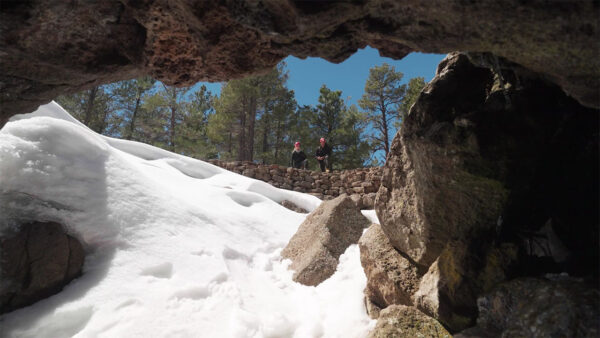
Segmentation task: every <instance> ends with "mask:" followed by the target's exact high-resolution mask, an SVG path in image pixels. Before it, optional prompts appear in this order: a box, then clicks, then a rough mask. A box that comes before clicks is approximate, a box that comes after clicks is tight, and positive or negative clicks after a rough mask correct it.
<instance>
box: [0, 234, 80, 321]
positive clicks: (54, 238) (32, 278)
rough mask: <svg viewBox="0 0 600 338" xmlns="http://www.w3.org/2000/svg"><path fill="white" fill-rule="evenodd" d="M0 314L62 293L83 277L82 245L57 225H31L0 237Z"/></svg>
mask: <svg viewBox="0 0 600 338" xmlns="http://www.w3.org/2000/svg"><path fill="white" fill-rule="evenodd" d="M0 254H1V256H0V272H1V276H2V281H1V283H0V309H1V310H0V313H4V312H8V311H12V310H15V309H17V308H20V307H24V306H27V305H30V304H32V303H34V302H36V301H38V300H40V299H43V298H46V297H48V296H50V295H53V294H55V293H57V292H58V291H60V290H61V289H62V288H63V286H65V285H66V284H68V283H69V282H70V281H71V280H73V279H74V278H75V277H77V276H79V275H80V274H81V268H82V266H83V261H84V252H83V248H82V246H81V244H80V243H79V241H77V240H76V239H75V238H73V237H72V236H69V235H67V234H66V233H65V230H64V229H63V227H62V226H61V225H60V224H57V223H52V222H50V223H41V222H35V223H29V224H25V225H22V226H21V227H20V228H19V229H18V231H16V232H14V233H10V234H7V235H6V236H3V237H2V238H0Z"/></svg>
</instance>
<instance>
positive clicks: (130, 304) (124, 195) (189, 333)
mask: <svg viewBox="0 0 600 338" xmlns="http://www.w3.org/2000/svg"><path fill="white" fill-rule="evenodd" d="M284 199H287V200H290V201H292V202H294V203H296V204H297V205H299V206H301V207H303V208H305V209H307V210H314V208H316V207H317V206H318V205H319V203H320V200H318V199H317V198H315V197H313V196H310V195H306V194H301V193H297V192H293V191H287V190H280V189H276V188H274V187H272V186H270V185H268V184H266V183H264V182H260V181H256V180H253V179H250V178H246V177H243V176H241V175H237V174H234V173H231V172H228V171H226V170H223V169H221V168H218V167H216V166H213V165H211V164H208V163H205V162H202V161H198V160H195V159H191V158H187V157H184V156H180V155H177V154H173V153H170V152H167V151H164V150H161V149H157V148H155V147H152V146H149V145H145V144H141V143H137V142H132V141H124V140H116V139H111V138H108V137H104V136H101V135H98V134H96V133H94V132H93V131H91V130H89V129H88V128H87V127H85V126H83V125H82V124H81V123H79V122H77V121H76V120H74V119H73V118H72V117H71V116H70V115H69V114H68V113H67V112H65V111H64V110H63V109H62V108H61V107H60V106H58V105H57V104H56V103H54V102H53V103H50V104H48V105H45V106H42V107H40V108H39V109H38V110H37V111H36V112H34V113H32V114H27V115H20V116H16V117H14V118H13V119H12V120H11V122H9V123H8V124H7V125H5V127H4V128H3V129H2V130H0V236H1V234H2V232H3V231H4V230H6V229H7V228H9V227H12V226H14V223H15V222H17V221H23V220H28V219H36V220H53V221H58V222H60V223H63V224H65V225H66V226H67V227H68V229H69V231H70V232H71V233H72V234H73V235H74V236H76V237H77V238H79V239H80V240H81V241H82V242H83V243H84V245H85V248H86V252H87V253H88V255H87V257H86V261H85V265H84V274H83V276H82V277H80V278H78V279H76V280H75V281H73V282H72V283H70V284H69V285H68V286H67V287H66V288H65V289H64V290H63V291H62V292H61V293H59V294H57V295H55V296H52V297H50V298H48V299H45V300H43V301H40V302H38V303H36V304H34V305H33V306H30V307H27V308H24V309H20V310H17V311H14V312H12V313H9V314H6V315H4V316H2V317H0V335H2V336H7V337H71V336H75V337H362V336H365V335H366V332H367V331H368V329H369V328H371V327H372V326H373V325H374V322H373V321H371V320H370V319H369V318H368V317H367V315H366V313H365V310H364V306H363V295H362V290H363V289H364V286H365V284H366V278H365V275H364V272H363V271H362V268H361V266H360V260H359V253H358V247H357V246H356V245H354V246H351V247H350V248H348V250H347V251H346V253H345V254H344V255H343V256H342V257H341V258H340V265H339V266H338V271H337V272H336V273H335V274H334V275H333V276H332V277H331V278H330V279H329V280H327V281H325V282H324V283H322V284H321V285H319V286H318V287H306V286H303V285H300V284H297V283H294V282H293V281H292V280H291V275H292V272H291V271H288V270H287V264H288V262H286V261H283V262H282V261H280V256H279V253H280V251H281V249H282V248H283V246H285V244H286V243H287V241H288V240H289V238H290V237H291V236H292V235H293V233H294V232H295V231H296V229H297V227H298V226H299V225H300V223H301V222H302V221H303V220H304V218H305V217H306V215H303V214H299V213H295V212H293V211H290V210H288V209H286V208H284V207H282V206H281V205H279V204H278V202H280V201H282V200H284ZM366 214H367V216H368V217H370V218H371V219H373V220H376V217H375V216H374V213H372V212H367V213H366Z"/></svg>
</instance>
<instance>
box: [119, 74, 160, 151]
mask: <svg viewBox="0 0 600 338" xmlns="http://www.w3.org/2000/svg"><path fill="white" fill-rule="evenodd" d="M154 83H155V80H154V79H152V78H150V77H142V78H138V79H133V80H128V81H121V82H117V83H115V84H114V85H113V87H112V92H113V95H114V101H115V105H116V108H117V110H118V116H119V118H120V120H119V121H117V122H116V124H118V126H115V127H116V128H118V129H119V131H118V134H119V136H121V137H122V138H124V139H127V140H131V139H136V138H135V136H134V135H135V134H136V127H137V123H138V119H139V117H140V115H143V114H144V112H143V111H142V110H143V103H144V100H145V98H146V97H147V96H148V95H149V94H150V90H151V89H152V87H153V86H154Z"/></svg>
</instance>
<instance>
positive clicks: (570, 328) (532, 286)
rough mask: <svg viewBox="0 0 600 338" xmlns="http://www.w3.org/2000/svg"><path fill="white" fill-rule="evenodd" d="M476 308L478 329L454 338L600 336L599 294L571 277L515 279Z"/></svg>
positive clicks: (471, 329)
mask: <svg viewBox="0 0 600 338" xmlns="http://www.w3.org/2000/svg"><path fill="white" fill-rule="evenodd" d="M596 287H597V286H596ZM477 305H478V307H479V317H478V318H477V326H476V327H473V328H470V329H467V330H465V331H463V332H461V333H460V334H458V335H456V336H455V337H457V338H458V337H461V338H470V337H473V338H474V337H598V336H599V335H600V292H599V291H598V289H596V288H595V287H590V286H587V285H585V284H584V283H583V282H582V281H578V280H576V279H573V278H569V277H564V276H553V278H552V279H546V278H519V279H515V280H512V281H510V282H507V283H504V284H502V285H500V286H498V287H497V288H496V289H495V290H494V291H493V292H491V293H489V294H487V295H485V296H483V297H481V298H479V300H478V301H477Z"/></svg>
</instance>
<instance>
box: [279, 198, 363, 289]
mask: <svg viewBox="0 0 600 338" xmlns="http://www.w3.org/2000/svg"><path fill="white" fill-rule="evenodd" d="M369 224H370V221H369V220H368V219H367V218H366V217H365V216H363V215H362V214H361V213H360V210H359V209H357V208H356V205H355V204H354V203H353V202H352V199H350V198H349V197H348V196H347V195H342V196H339V197H337V198H335V199H333V200H330V201H324V202H322V203H321V205H320V206H319V207H318V208H317V209H315V210H314V211H313V212H312V213H311V214H309V215H308V217H306V220H305V221H304V222H302V224H300V227H299V228H298V231H297V232H296V233H295V234H294V236H293V237H292V239H290V242H289V243H288V245H287V246H286V247H285V248H284V249H283V251H282V252H281V256H282V257H283V258H288V259H290V260H292V264H291V265H290V268H291V269H293V270H294V277H293V279H294V281H296V282H298V283H302V284H304V285H311V286H314V285H318V284H320V283H321V282H323V281H324V280H326V279H327V278H329V277H330V276H331V275H332V274H333V273H334V272H335V270H336V268H337V265H338V258H339V257H340V255H341V254H343V253H344V251H346V249H347V248H348V247H349V246H350V245H351V244H356V243H357V242H358V240H359V238H360V236H361V234H362V232H363V229H364V228H366V227H367V226H369Z"/></svg>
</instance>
